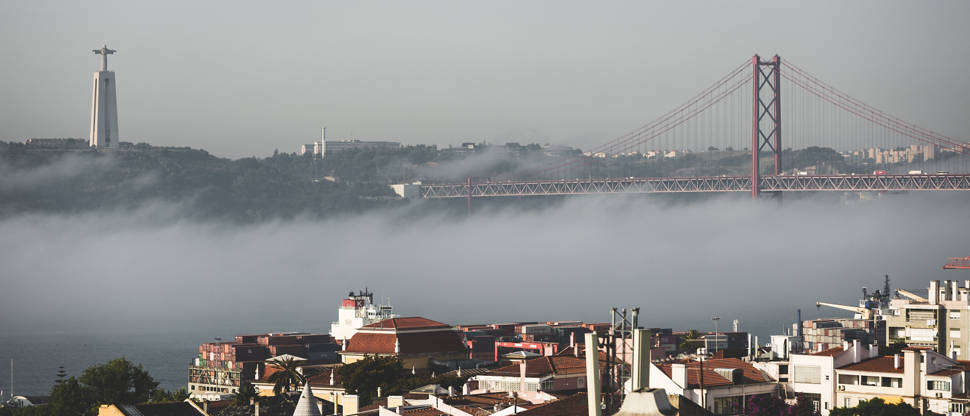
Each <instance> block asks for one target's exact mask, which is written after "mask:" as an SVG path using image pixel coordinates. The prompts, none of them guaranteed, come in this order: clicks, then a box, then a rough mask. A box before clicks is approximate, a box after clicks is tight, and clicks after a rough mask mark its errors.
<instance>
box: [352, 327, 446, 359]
mask: <svg viewBox="0 0 970 416" xmlns="http://www.w3.org/2000/svg"><path fill="white" fill-rule="evenodd" d="M395 341H397V342H398V343H399V345H400V353H401V354H418V353H429V352H452V351H465V345H464V343H462V338H461V335H460V334H459V333H458V332H457V331H434V332H424V333H420V332H419V333H404V334H395V333H393V332H388V333H386V334H371V333H366V332H358V333H356V334H354V336H353V337H351V338H350V341H348V343H347V349H346V352H357V353H367V354H394V343H395Z"/></svg>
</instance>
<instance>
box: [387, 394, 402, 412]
mask: <svg viewBox="0 0 970 416" xmlns="http://www.w3.org/2000/svg"><path fill="white" fill-rule="evenodd" d="M401 406H404V396H387V408H388V409H390V408H396V407H401Z"/></svg>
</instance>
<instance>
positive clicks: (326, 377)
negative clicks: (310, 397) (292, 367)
mask: <svg viewBox="0 0 970 416" xmlns="http://www.w3.org/2000/svg"><path fill="white" fill-rule="evenodd" d="M330 373H333V384H330ZM307 381H308V382H310V387H314V388H334V387H342V386H343V384H341V383H340V371H338V370H337V368H335V367H330V368H324V369H323V370H322V371H320V372H319V373H317V374H314V375H312V376H310V377H309V378H307Z"/></svg>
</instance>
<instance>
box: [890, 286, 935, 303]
mask: <svg viewBox="0 0 970 416" xmlns="http://www.w3.org/2000/svg"><path fill="white" fill-rule="evenodd" d="M896 295H897V296H899V295H903V296H905V297H907V298H910V299H912V300H914V301H916V302H920V303H926V302H928V301H927V299H926V298H924V297H922V296H920V295H917V294H915V293H913V292H910V291H908V290H905V289H896Z"/></svg>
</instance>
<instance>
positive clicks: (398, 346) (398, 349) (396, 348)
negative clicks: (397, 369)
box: [394, 337, 401, 354]
mask: <svg viewBox="0 0 970 416" xmlns="http://www.w3.org/2000/svg"><path fill="white" fill-rule="evenodd" d="M394 353H395V354H400V353H401V342H400V341H398V338H397V337H394Z"/></svg>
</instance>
